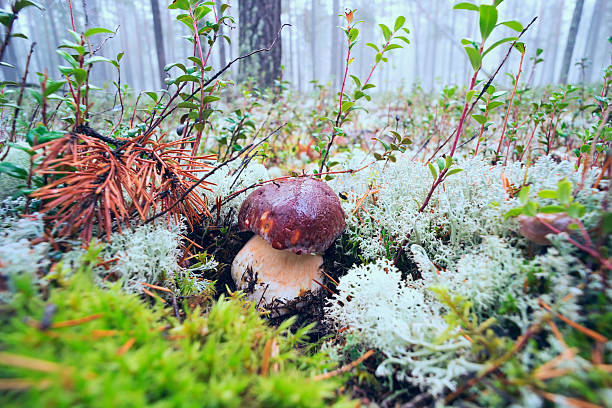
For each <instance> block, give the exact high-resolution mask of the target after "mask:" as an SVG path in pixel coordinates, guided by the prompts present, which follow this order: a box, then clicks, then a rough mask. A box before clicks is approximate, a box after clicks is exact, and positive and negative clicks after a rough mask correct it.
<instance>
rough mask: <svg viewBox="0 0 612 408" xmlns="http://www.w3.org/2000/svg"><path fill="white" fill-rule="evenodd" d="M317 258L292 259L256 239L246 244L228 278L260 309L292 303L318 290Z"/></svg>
mask: <svg viewBox="0 0 612 408" xmlns="http://www.w3.org/2000/svg"><path fill="white" fill-rule="evenodd" d="M322 265H323V258H322V257H321V256H320V255H311V254H306V255H296V254H294V253H293V252H291V251H283V250H278V249H274V248H272V246H271V245H270V244H268V242H267V241H266V240H265V239H263V238H261V237H260V236H258V235H255V236H254V237H253V238H251V239H250V240H249V242H247V243H246V245H245V246H244V247H243V248H242V249H241V250H240V252H238V255H236V258H234V262H233V263H232V278H233V279H234V282H236V286H237V287H238V289H240V290H243V291H245V292H246V294H247V297H248V298H249V299H250V300H253V301H255V302H256V303H257V304H259V305H260V306H266V305H271V304H273V303H274V302H275V300H279V301H280V304H282V303H285V302H287V301H291V300H294V299H296V298H298V297H299V296H301V295H303V294H305V293H306V292H307V291H312V292H315V291H317V290H319V289H320V286H319V284H317V283H316V282H315V279H316V280H317V281H319V282H321V281H322V276H323V270H322Z"/></svg>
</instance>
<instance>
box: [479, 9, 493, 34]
mask: <svg viewBox="0 0 612 408" xmlns="http://www.w3.org/2000/svg"><path fill="white" fill-rule="evenodd" d="M496 24H497V9H496V8H495V6H491V5H488V4H481V5H480V35H481V36H482V39H483V40H486V39H487V38H488V37H489V35H490V34H491V32H492V31H493V29H494V28H495V25H496Z"/></svg>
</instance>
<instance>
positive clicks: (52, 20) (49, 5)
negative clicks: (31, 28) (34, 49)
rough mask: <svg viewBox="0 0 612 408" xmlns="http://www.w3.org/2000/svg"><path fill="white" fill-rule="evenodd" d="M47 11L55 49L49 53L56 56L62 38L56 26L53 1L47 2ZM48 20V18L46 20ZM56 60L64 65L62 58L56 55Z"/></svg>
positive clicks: (48, 0)
mask: <svg viewBox="0 0 612 408" xmlns="http://www.w3.org/2000/svg"><path fill="white" fill-rule="evenodd" d="M45 9H46V10H47V12H48V13H49V18H48V20H49V22H50V24H51V33H52V34H53V48H52V49H50V50H49V52H50V53H51V54H55V47H57V46H59V45H60V44H59V43H60V37H59V35H58V33H57V26H56V25H55V22H56V19H55V15H54V12H53V4H52V2H51V0H47V4H46V7H45ZM45 19H46V18H45ZM56 60H57V61H58V63H59V64H60V65H63V64H64V60H63V59H62V57H60V56H59V55H57V54H56Z"/></svg>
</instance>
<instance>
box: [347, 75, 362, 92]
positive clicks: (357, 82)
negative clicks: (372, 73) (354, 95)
mask: <svg viewBox="0 0 612 408" xmlns="http://www.w3.org/2000/svg"><path fill="white" fill-rule="evenodd" d="M349 76H350V77H351V79H352V80H353V81H354V82H355V85H357V88H359V89H361V81H360V80H359V78H357V77H356V76H355V75H349Z"/></svg>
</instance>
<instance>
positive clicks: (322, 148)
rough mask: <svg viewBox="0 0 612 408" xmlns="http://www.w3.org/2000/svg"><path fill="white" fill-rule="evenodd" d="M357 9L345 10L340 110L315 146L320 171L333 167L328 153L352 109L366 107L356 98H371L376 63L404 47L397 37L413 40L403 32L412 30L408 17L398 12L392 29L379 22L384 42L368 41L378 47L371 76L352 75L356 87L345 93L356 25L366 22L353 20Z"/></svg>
mask: <svg viewBox="0 0 612 408" xmlns="http://www.w3.org/2000/svg"><path fill="white" fill-rule="evenodd" d="M354 12H355V10H347V11H346V12H345V14H344V18H345V20H346V26H345V27H344V28H343V29H342V30H343V31H344V35H345V37H346V43H347V46H348V47H347V53H346V61H345V65H344V76H343V78H342V85H341V88H340V93H339V94H338V95H339V101H338V110H337V111H335V112H334V115H335V119H334V118H332V117H328V118H327V120H328V122H329V123H330V125H331V127H332V132H331V136H330V138H329V141H328V142H327V144H326V143H325V142H324V141H320V142H319V144H318V145H317V146H315V150H316V151H317V152H318V153H320V154H321V160H320V161H319V170H318V173H319V174H320V173H322V172H323V169H330V168H331V167H333V166H331V165H329V164H327V163H326V162H327V158H328V156H329V152H330V150H331V148H332V145H333V144H334V139H335V138H336V137H337V136H341V135H343V134H344V130H343V129H342V126H343V125H344V124H345V123H346V122H347V121H348V119H349V116H350V113H351V112H353V111H356V110H359V109H363V110H365V108H363V107H361V106H359V105H357V102H358V101H359V100H360V99H361V98H365V99H367V100H370V99H371V97H370V95H368V94H367V93H366V91H367V90H368V89H371V88H374V87H375V85H373V84H371V83H370V79H371V78H372V74H373V73H374V70H375V69H376V67H377V66H378V65H379V63H380V62H387V61H388V57H387V55H388V53H389V52H390V51H391V50H394V49H398V48H403V46H402V45H401V44H399V41H394V40H400V41H403V42H405V43H406V44H409V43H410V41H409V40H408V38H406V36H405V35H404V34H409V33H410V30H408V29H407V28H404V24H405V23H406V18H405V17H403V16H399V17H398V18H397V19H396V20H395V24H394V25H393V30H391V29H390V28H389V27H388V26H386V25H385V24H380V25H379V26H380V29H381V30H382V34H383V37H384V40H385V43H384V44H382V45H381V46H380V47H379V46H377V45H376V44H373V43H367V44H366V45H367V46H368V47H371V48H373V49H374V50H375V51H376V57H375V62H374V65H373V66H372V68H371V69H370V73H369V74H368V77H367V78H366V80H365V81H364V82H363V83H362V82H361V80H360V79H359V78H358V77H357V76H355V75H351V76H350V77H351V79H352V80H353V82H354V83H355V90H354V92H353V94H352V96H351V95H350V94H348V93H345V92H344V89H345V86H346V80H347V78H348V72H349V66H350V65H351V63H352V62H353V60H354V58H351V51H352V49H353V47H354V46H355V44H357V39H358V36H359V30H358V29H357V25H358V24H360V23H362V22H363V21H356V22H353V17H354ZM396 133H397V132H396ZM396 137H398V136H396ZM400 142H402V137H401V136H400V137H399V141H398V144H402V143H400ZM403 144H408V141H406V142H405V143H403ZM394 158H395V157H393V159H394ZM326 178H327V179H329V178H331V176H327V177H326Z"/></svg>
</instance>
